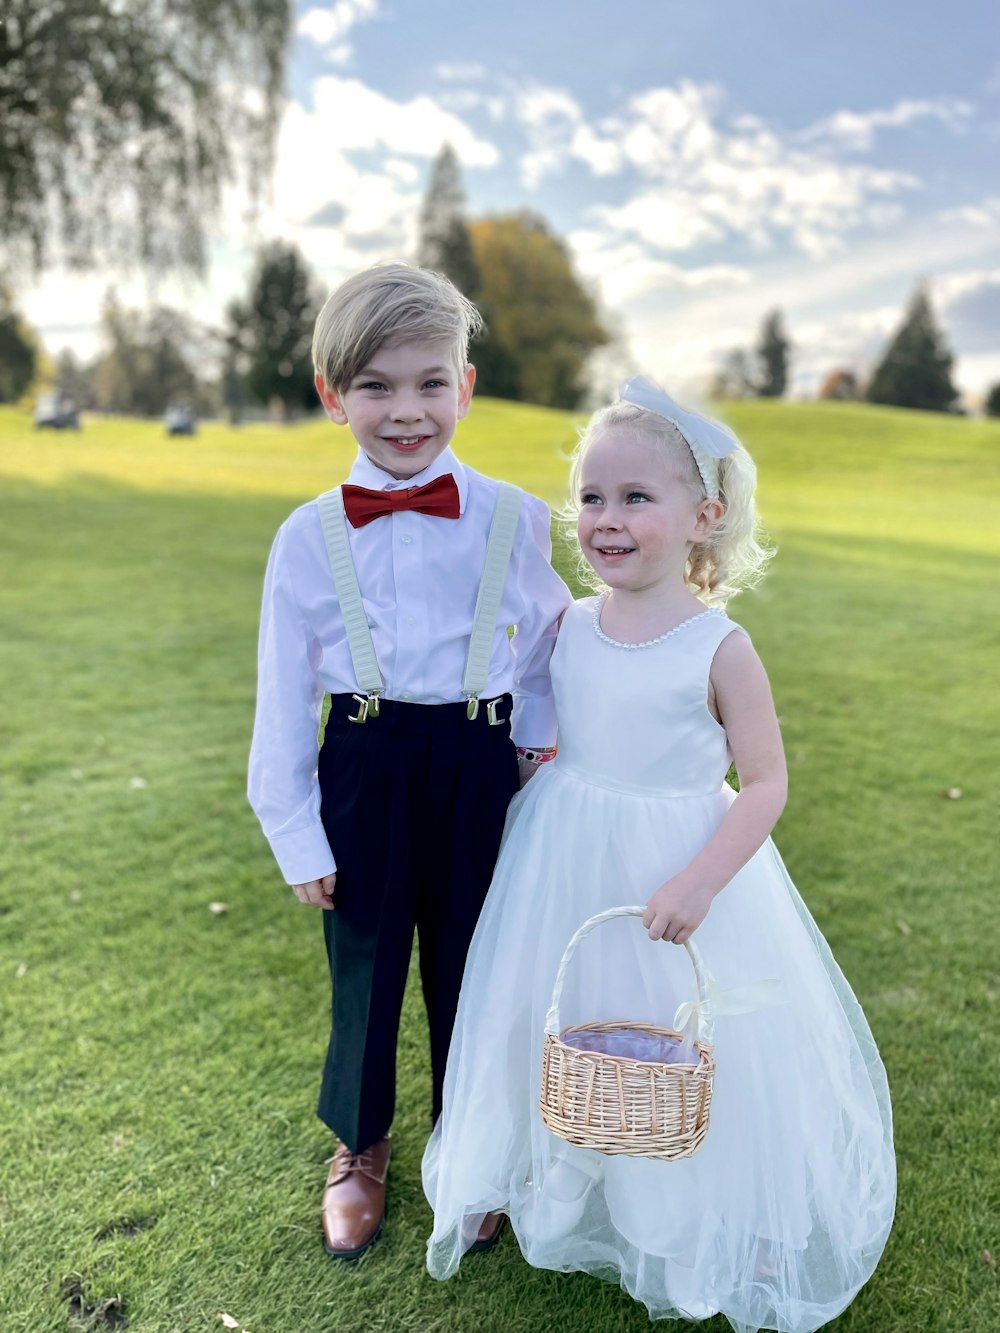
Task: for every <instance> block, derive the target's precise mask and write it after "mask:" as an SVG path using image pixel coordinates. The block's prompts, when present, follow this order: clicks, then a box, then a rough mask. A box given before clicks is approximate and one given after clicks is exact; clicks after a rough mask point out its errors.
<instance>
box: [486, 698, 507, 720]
mask: <svg viewBox="0 0 1000 1333" xmlns="http://www.w3.org/2000/svg"><path fill="white" fill-rule="evenodd" d="M502 703H503V699H502V698H500V699H491V700H490V701H489V703H488V704H487V705H486V721H487V722H488V723H489V724H490V726H491V727H502V726H503V724H504V722H505V721H506V720H507V719H506V718H503V717H497V708H498V707H499V706H500V704H502Z"/></svg>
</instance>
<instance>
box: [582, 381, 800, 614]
mask: <svg viewBox="0 0 1000 1333" xmlns="http://www.w3.org/2000/svg"><path fill="white" fill-rule="evenodd" d="M621 427H626V428H631V429H632V430H634V431H635V433H636V435H640V436H643V437H644V438H646V439H650V440H653V441H655V442H656V443H658V444H660V445H662V446H663V447H664V448H665V449H667V450H668V451H669V452H670V455H671V457H672V458H673V459H674V461H675V463H676V465H677V475H678V478H679V479H680V480H681V481H682V482H683V483H684V484H685V485H687V486H689V487H690V488H691V490H692V492H693V493H694V494H695V495H696V496H699V497H701V498H703V499H707V498H708V497H707V495H706V492H705V483H704V482H703V481H702V478H701V474H700V473H699V471H698V466H697V464H696V463H695V461H694V455H693V454H692V453H691V449H690V447H689V446H688V443H687V441H686V440H685V439H684V436H683V435H682V434H681V433H680V431H679V430H678V429H677V427H676V426H674V425H673V424H672V423H671V422H669V421H667V420H666V418H665V417H661V416H658V415H657V414H656V413H655V412H650V411H647V410H646V409H645V408H642V407H636V406H635V405H634V404H633V403H626V402H615V403H611V404H610V405H609V406H608V407H602V408H599V409H598V410H597V411H596V412H595V413H594V415H593V416H592V417H591V418H590V420H589V421H588V422H587V424H586V426H585V427H584V429H583V431H582V433H581V435H580V442H579V444H578V445H577V447H576V449H575V451H574V453H573V458H572V463H571V466H570V474H569V484H570V499H569V502H568V504H567V505H566V506H565V507H564V508H563V510H562V511H561V512H560V517H561V518H562V519H563V520H564V521H565V522H567V523H572V524H573V525H574V526H575V524H576V519H577V515H578V514H579V512H580V471H581V467H582V464H583V459H584V456H585V455H586V452H587V450H588V448H589V447H590V445H591V444H593V442H594V441H595V440H596V439H597V437H598V436H599V435H603V434H604V432H605V431H607V430H611V429H612V428H615V429H617V428H621ZM734 438H735V437H734ZM718 469H719V500H720V501H721V503H722V504H723V505H724V506H725V513H724V514H723V516H722V518H721V519H720V520H719V522H718V523H717V524H716V525H715V527H714V528H713V529H712V533H711V536H709V537H708V538H706V540H705V541H703V542H698V543H697V544H696V545H695V546H693V547H692V548H691V554H690V556H689V557H688V562H687V568H686V570H685V580H686V582H687V586H688V587H689V588H690V590H691V591H692V592H693V593H694V594H695V596H696V597H698V598H700V599H701V601H703V602H704V603H705V604H706V606H724V605H725V603H726V602H728V600H729V599H730V597H733V596H735V595H736V594H737V593H738V592H742V591H743V590H744V589H745V588H752V587H753V586H754V585H755V584H756V583H759V582H760V580H761V579H762V578H763V576H764V572H765V569H766V566H767V562H768V561H769V560H770V559H771V557H772V556H773V555H774V548H773V547H771V546H768V545H766V544H765V540H764V534H763V532H762V530H761V524H760V517H759V515H758V513H757V505H756V501H755V500H754V490H755V488H756V485H757V469H756V467H755V466H754V461H753V459H752V458H751V457H750V455H749V454H748V453H747V451H746V449H744V447H743V445H742V444H740V443H739V441H738V440H737V442H736V447H735V448H734V449H733V451H732V453H730V454H727V455H726V457H725V458H720V459H719V460H718ZM579 570H580V576H581V579H582V580H583V582H584V583H586V584H587V585H588V586H589V587H591V588H594V589H597V588H600V587H602V586H603V585H602V584H601V581H600V579H599V578H598V577H597V575H596V574H595V573H594V570H593V569H592V568H591V566H590V565H589V564H588V563H587V561H586V559H585V557H584V556H583V554H582V552H581V553H580V557H579Z"/></svg>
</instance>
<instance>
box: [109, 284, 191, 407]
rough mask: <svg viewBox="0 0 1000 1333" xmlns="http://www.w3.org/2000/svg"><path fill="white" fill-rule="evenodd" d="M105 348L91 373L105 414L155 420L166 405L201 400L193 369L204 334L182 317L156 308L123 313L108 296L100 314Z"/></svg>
mask: <svg viewBox="0 0 1000 1333" xmlns="http://www.w3.org/2000/svg"><path fill="white" fill-rule="evenodd" d="M101 325H102V330H103V334H104V340H105V343H106V344H107V350H106V351H105V352H104V354H103V355H102V356H101V357H100V358H99V359H98V362H97V365H96V367H95V369H94V380H95V387H96V395H97V401H98V403H99V405H100V406H101V407H103V408H104V409H105V410H107V411H111V412H124V413H127V414H129V415H132V416H144V417H155V416H161V415H162V414H163V413H164V412H165V411H166V409H167V408H168V407H169V406H170V405H171V404H176V403H181V402H186V403H192V404H194V403H197V402H199V401H202V402H203V401H204V390H203V386H202V384H201V381H200V380H199V377H198V371H197V369H196V367H199V366H201V365H203V364H204V359H205V358H204V335H203V334H202V332H201V331H200V330H199V329H198V328H197V326H196V325H195V324H194V323H193V322H192V321H191V320H190V319H188V317H187V316H186V315H182V314H181V313H180V312H179V311H177V310H171V309H170V308H169V307H168V306H157V307H156V308H155V309H154V310H152V311H151V312H150V313H149V314H148V315H143V314H141V313H140V312H139V311H137V310H126V309H124V308H123V307H122V306H121V305H120V304H119V303H118V299H117V297H116V296H115V294H114V292H109V293H108V295H107V297H106V299H105V303H104V309H103V310H102V312H101Z"/></svg>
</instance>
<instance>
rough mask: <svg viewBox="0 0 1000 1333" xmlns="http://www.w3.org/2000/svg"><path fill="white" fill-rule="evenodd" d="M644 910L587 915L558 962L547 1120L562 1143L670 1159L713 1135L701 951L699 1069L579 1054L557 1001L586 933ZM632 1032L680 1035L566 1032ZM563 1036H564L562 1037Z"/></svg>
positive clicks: (602, 1028)
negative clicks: (562, 1025)
mask: <svg viewBox="0 0 1000 1333" xmlns="http://www.w3.org/2000/svg"><path fill="white" fill-rule="evenodd" d="M645 910H646V909H645V908H644V907H615V908H612V909H611V910H610V911H607V912H599V913H598V914H597V916H592V917H590V919H589V920H587V921H585V922H584V923H583V925H582V926H581V927H580V929H579V930H578V931H577V932H576V934H575V935H574V936H573V938H572V939H571V940H570V942H569V944H567V946H566V951H565V953H564V954H563V956H562V961H561V962H560V964H559V971H558V972H557V974H556V980H555V985H554V987H553V990H552V1004H551V1005H550V1006H549V1011H548V1013H547V1014H546V1017H545V1046H544V1049H543V1052H542V1094H541V1099H540V1106H541V1112H542V1119H543V1120H544V1121H545V1124H546V1125H547V1126H548V1128H549V1129H550V1130H551V1131H552V1133H553V1134H558V1135H559V1137H560V1138H563V1139H566V1140H567V1141H568V1142H570V1143H574V1144H576V1145H577V1147H580V1148H593V1149H595V1150H596V1151H597V1152H602V1153H608V1154H619V1153H623V1154H625V1155H626V1156H629V1157H655V1158H657V1159H659V1160H660V1161H665V1162H673V1161H677V1160H679V1159H680V1158H682V1157H690V1156H691V1154H692V1153H694V1152H697V1150H698V1149H699V1148H700V1147H701V1145H702V1143H703V1142H704V1139H705V1135H706V1133H707V1132H708V1116H709V1110H710V1108H711V1104H712V1078H713V1075H714V1074H715V1061H714V1060H713V1059H712V1047H711V1044H710V1034H711V1019H710V1016H709V1015H708V1013H707V1012H706V1011H707V1003H706V997H707V981H706V977H707V974H706V972H705V967H704V964H703V963H702V960H701V955H700V954H699V952H698V950H697V948H696V947H695V946H694V945H693V944H691V943H690V942H688V943H687V944H686V945H685V946H684V947H685V949H686V950H687V952H688V957H689V958H690V960H691V964H692V966H693V968H694V975H695V984H696V986H697V990H698V1000H699V1001H700V1002H701V1003H700V1004H699V1006H698V1007H696V1008H695V1014H696V1015H697V1028H696V1036H695V1041H694V1048H695V1050H696V1051H697V1053H698V1062H697V1064H685V1065H681V1064H661V1063H658V1062H656V1063H654V1062H653V1061H646V1060H634V1059H629V1058H627V1057H625V1056H620V1055H606V1054H603V1053H601V1052H595V1051H584V1050H579V1049H577V1048H576V1047H574V1046H570V1045H567V1043H566V1042H565V1041H563V1040H562V1037H561V1034H560V1027H559V1001H560V999H561V997H562V988H563V981H564V978H565V975H566V968H567V966H568V964H569V961H570V959H571V958H572V956H573V954H574V952H575V951H576V947H577V945H578V944H579V942H580V940H582V939H583V937H584V935H587V934H589V933H590V931H592V930H593V929H594V928H595V927H596V926H599V925H600V924H601V923H602V922H604V921H610V920H611V919H612V918H613V917H618V916H639V917H641V916H642V915H643V913H644V912H645ZM583 1030H586V1031H593V1032H601V1033H609V1032H621V1031H624V1030H631V1031H634V1032H639V1033H641V1034H643V1035H646V1036H652V1037H668V1038H680V1036H681V1034H680V1033H679V1032H676V1031H674V1030H673V1029H672V1028H662V1027H653V1026H651V1025H649V1024H645V1023H636V1022H620V1021H612V1022H597V1023H586V1024H582V1025H581V1026H580V1027H575V1028H567V1029H566V1030H565V1031H566V1032H567V1033H568V1032H580V1031H583ZM563 1035H565V1034H563Z"/></svg>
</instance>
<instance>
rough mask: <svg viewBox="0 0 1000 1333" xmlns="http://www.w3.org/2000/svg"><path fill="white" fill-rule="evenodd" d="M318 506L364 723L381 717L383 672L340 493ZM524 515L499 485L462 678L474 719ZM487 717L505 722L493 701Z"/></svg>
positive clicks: (516, 494)
mask: <svg viewBox="0 0 1000 1333" xmlns="http://www.w3.org/2000/svg"><path fill="white" fill-rule="evenodd" d="M317 504H318V505H319V515H320V523H321V524H322V528H323V538H324V540H325V542H326V551H327V555H328V557H329V560H330V572H331V573H332V574H333V583H334V587H335V588H336V590H337V598H338V600H339V602H340V611H341V615H342V616H343V617H344V628H345V630H346V631H347V642H348V646H349V648H350V650H351V661H352V662H353V664H354V674H355V676H356V677H357V681H358V689H359V690H360V691H361V693H360V694H356V695H355V696H354V698H355V699H356V700H357V702H358V712H357V716H356V717H352V718H351V719H350V721H352V722H364V721H366V720H367V719H368V718H369V717H378V710H379V697H380V695H381V694H382V692H383V690H384V689H385V681H384V680H383V678H382V672H381V671H380V670H379V665H378V658H377V657H376V656H375V645H374V643H373V642H372V633H371V629H370V627H369V625H368V617H367V616H366V614H365V608H364V603H363V602H362V600H361V589H360V588H359V587H358V576H357V573H356V572H355V569H354V561H353V559H352V558H351V548H350V544H349V542H348V537H347V519H346V517H345V514H344V500H343V496H342V495H341V492H340V487H339V486H338V487H337V488H336V489H335V490H332V491H327V492H326V494H325V495H321V496H320V497H319V499H318V500H317ZM520 512H521V493H520V491H519V490H518V489H517V487H516V486H510V485H508V483H507V482H505V481H502V482H500V483H499V489H498V491H497V498H496V504H495V505H494V507H493V520H492V522H491V523H490V535H489V538H488V540H487V543H486V556H485V559H484V561H483V573H482V578H481V579H480V581H479V593H478V596H477V597H476V610H475V615H474V618H473V623H472V634H471V635H470V637H469V652H468V656H467V657H466V661H465V674H464V675H463V677H462V693H463V694H464V695H465V697H466V699H468V701H469V704H468V716H469V717H470V718H474V717H476V716H477V715H478V713H479V696H480V695H481V694H482V692H483V690H485V688H486V682H487V680H488V679H489V670H490V657H491V656H492V653H493V636H494V631H495V627H496V619H497V612H498V611H499V609H500V599H501V598H502V596H503V589H504V583H505V582H506V579H507V566H508V565H509V563H510V555H511V551H512V550H513V549H514V536H515V534H516V532H517V520H518V517H519V515H520ZM487 716H488V720H489V722H490V725H491V726H495V725H498V724H499V723H500V722H501V721H502V720H503V719H501V718H498V717H497V716H496V701H495V700H491V701H490V703H489V704H488V705H487Z"/></svg>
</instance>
